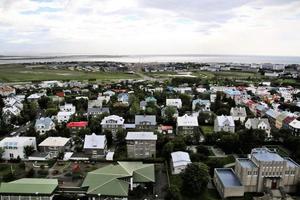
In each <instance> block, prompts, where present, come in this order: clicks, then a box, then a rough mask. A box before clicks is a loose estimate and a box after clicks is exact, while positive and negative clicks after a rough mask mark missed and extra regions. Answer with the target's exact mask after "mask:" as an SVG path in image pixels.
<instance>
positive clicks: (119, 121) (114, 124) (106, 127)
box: [101, 115, 125, 138]
mask: <svg viewBox="0 0 300 200" xmlns="http://www.w3.org/2000/svg"><path fill="white" fill-rule="evenodd" d="M124 121H125V120H124V118H123V117H119V116H117V115H110V116H107V117H104V119H103V120H102V121H101V126H102V133H104V132H105V131H110V132H111V133H112V135H113V138H116V134H117V132H118V130H121V129H123V128H124Z"/></svg>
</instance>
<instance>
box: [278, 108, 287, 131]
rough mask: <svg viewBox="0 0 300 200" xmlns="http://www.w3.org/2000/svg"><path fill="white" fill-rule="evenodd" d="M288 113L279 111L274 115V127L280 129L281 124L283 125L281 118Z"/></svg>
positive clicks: (285, 116)
mask: <svg viewBox="0 0 300 200" xmlns="http://www.w3.org/2000/svg"><path fill="white" fill-rule="evenodd" d="M288 115H289V113H287V112H282V113H280V114H279V115H278V116H277V117H276V122H275V127H276V128H277V129H281V127H282V125H283V120H284V119H285V118H287V117H288Z"/></svg>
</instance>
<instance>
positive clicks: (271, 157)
mask: <svg viewBox="0 0 300 200" xmlns="http://www.w3.org/2000/svg"><path fill="white" fill-rule="evenodd" d="M251 154H252V156H253V157H255V158H256V159H257V160H258V161H267V162H271V161H284V159H283V158H282V157H281V156H280V155H279V154H277V153H276V152H273V151H271V150H269V149H268V148H256V149H253V150H252V152H251Z"/></svg>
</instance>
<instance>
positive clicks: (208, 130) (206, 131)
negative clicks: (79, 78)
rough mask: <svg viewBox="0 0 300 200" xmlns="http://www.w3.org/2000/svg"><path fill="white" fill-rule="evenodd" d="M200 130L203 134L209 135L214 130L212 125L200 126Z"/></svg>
mask: <svg viewBox="0 0 300 200" xmlns="http://www.w3.org/2000/svg"><path fill="white" fill-rule="evenodd" d="M201 130H202V132H203V134H204V135H210V134H212V133H213V132H214V127H213V126H201Z"/></svg>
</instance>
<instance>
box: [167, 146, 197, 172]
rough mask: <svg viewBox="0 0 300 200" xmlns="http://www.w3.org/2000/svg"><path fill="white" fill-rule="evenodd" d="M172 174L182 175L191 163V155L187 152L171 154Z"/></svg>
mask: <svg viewBox="0 0 300 200" xmlns="http://www.w3.org/2000/svg"><path fill="white" fill-rule="evenodd" d="M171 159H172V160H171V164H172V166H171V167H172V173H173V174H180V173H181V172H182V171H184V170H185V168H186V166H187V165H188V164H190V163H192V162H191V159H190V155H189V153H187V152H183V151H176V152H173V153H171Z"/></svg>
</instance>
